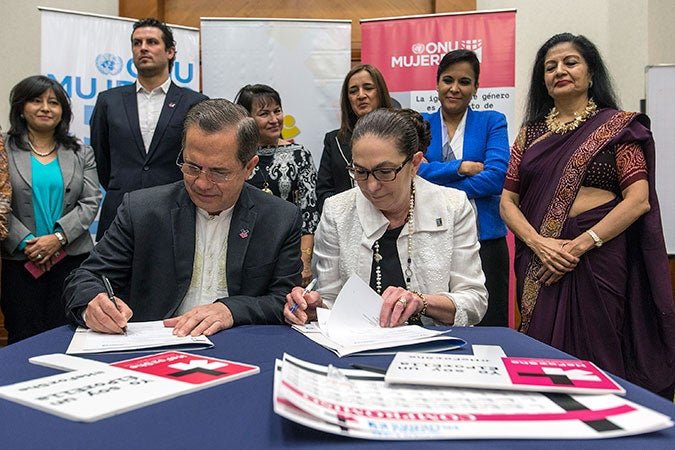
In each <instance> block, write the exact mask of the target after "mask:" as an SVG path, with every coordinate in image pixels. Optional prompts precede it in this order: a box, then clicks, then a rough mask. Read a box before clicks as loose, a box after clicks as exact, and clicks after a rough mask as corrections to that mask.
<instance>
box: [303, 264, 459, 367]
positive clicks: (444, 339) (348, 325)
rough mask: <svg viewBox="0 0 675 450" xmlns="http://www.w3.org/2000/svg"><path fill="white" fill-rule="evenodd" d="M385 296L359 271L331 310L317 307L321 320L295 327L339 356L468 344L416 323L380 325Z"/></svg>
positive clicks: (449, 347) (347, 283) (426, 350)
mask: <svg viewBox="0 0 675 450" xmlns="http://www.w3.org/2000/svg"><path fill="white" fill-rule="evenodd" d="M383 303H384V300H382V297H381V296H379V295H378V294H377V293H376V292H375V291H373V290H372V289H371V288H370V286H368V285H367V284H366V283H365V282H364V281H363V280H361V278H359V277H358V276H357V275H352V276H351V277H350V278H349V280H347V282H346V283H345V285H344V286H343V287H342V289H341V290H340V293H339V294H338V296H337V298H336V299H335V304H334V305H333V309H332V310H327V309H323V308H319V309H317V314H318V321H317V322H314V323H311V324H309V325H306V326H298V325H294V326H293V328H294V329H295V330H297V331H299V332H301V333H302V334H304V335H305V336H307V337H308V338H309V339H311V340H313V341H314V342H316V343H317V344H319V345H322V346H324V347H326V348H327V349H329V350H331V351H333V352H334V353H335V354H337V355H338V356H340V357H342V356H347V355H355V354H361V355H364V354H373V353H378V354H383V353H388V354H393V353H396V352H399V351H416V352H440V351H445V350H452V349H454V348H459V347H462V346H464V345H466V342H465V341H464V340H462V339H459V338H455V337H452V336H448V335H447V334H446V333H448V331H438V330H428V329H426V328H423V327H420V326H417V325H408V326H402V327H396V328H381V327H380V325H379V323H380V310H381V309H382V304H383Z"/></svg>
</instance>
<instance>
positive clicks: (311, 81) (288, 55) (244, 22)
mask: <svg viewBox="0 0 675 450" xmlns="http://www.w3.org/2000/svg"><path fill="white" fill-rule="evenodd" d="M201 30H202V57H203V79H204V94H206V95H208V96H209V97H212V98H213V97H222V98H227V99H229V100H233V99H234V96H235V95H236V94H237V92H238V91H239V89H241V87H243V86H245V85H247V84H255V83H262V84H267V85H269V86H272V87H273V88H274V89H276V90H277V91H278V92H279V94H280V96H281V102H282V106H283V110H284V129H283V131H282V136H283V137H284V139H288V140H293V141H295V142H297V143H299V144H302V145H304V146H305V148H307V149H308V150H310V151H311V152H312V155H313V156H314V161H315V163H316V165H317V167H318V165H319V161H320V159H321V152H322V151H323V137H324V135H325V134H326V133H327V132H328V131H331V130H334V129H336V128H339V126H340V88H341V87H342V80H343V79H344V76H345V75H346V74H347V72H348V71H349V69H350V67H351V21H348V20H340V21H328V20H319V21H314V20H307V19H297V20H296V19H241V18H236V19H235V18H202V19H201Z"/></svg>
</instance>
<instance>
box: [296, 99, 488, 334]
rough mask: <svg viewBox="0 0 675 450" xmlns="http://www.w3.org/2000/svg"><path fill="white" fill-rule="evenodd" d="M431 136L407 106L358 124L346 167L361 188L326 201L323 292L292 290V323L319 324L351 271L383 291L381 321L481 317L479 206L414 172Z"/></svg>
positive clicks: (320, 235) (318, 260) (319, 265)
mask: <svg viewBox="0 0 675 450" xmlns="http://www.w3.org/2000/svg"><path fill="white" fill-rule="evenodd" d="M429 140H430V133H429V129H428V123H426V122H425V121H424V120H423V119H422V117H421V116H420V115H419V113H417V112H415V111H412V110H409V109H404V110H387V109H381V110H377V111H374V112H372V113H369V114H367V115H366V116H364V117H363V118H362V119H361V120H360V121H359V122H358V123H357V125H356V128H355V129H354V134H353V137H352V156H353V163H352V165H351V167H350V169H349V171H350V174H351V176H352V177H353V178H354V180H355V181H356V184H357V187H356V188H354V189H351V190H349V191H346V192H343V193H342V194H338V195H336V196H334V197H331V198H330V199H328V200H327V201H326V204H325V206H324V210H323V214H322V216H321V221H320V222H319V227H318V229H317V231H316V235H315V244H314V259H313V264H314V265H315V269H314V273H315V274H317V276H318V288H317V291H315V292H314V291H313V292H310V293H307V294H305V295H304V297H303V290H302V289H301V288H294V289H293V291H292V292H291V293H289V294H288V296H287V298H286V305H285V309H284V316H285V319H286V321H287V322H288V323H290V324H302V323H306V322H307V321H308V320H314V319H315V317H316V308H317V307H331V306H332V304H333V301H334V300H335V297H336V296H337V294H338V293H339V291H340V289H341V288H342V286H343V285H344V283H345V282H346V281H347V279H348V278H349V277H350V276H351V275H353V274H356V275H358V276H360V277H361V278H362V279H363V280H365V281H368V282H369V284H370V286H371V287H372V288H373V289H374V290H375V291H376V292H378V293H379V294H381V295H382V298H383V299H384V305H383V307H382V311H381V313H380V326H398V325H402V324H404V323H417V324H422V325H460V326H461V325H474V324H476V323H478V322H479V321H480V320H481V318H482V317H483V315H484V314H485V310H486V308H487V291H486V289H485V277H484V275H483V271H482V269H481V262H480V257H479V254H478V250H479V248H480V245H479V244H478V233H477V229H476V218H475V215H474V211H473V208H472V207H471V204H470V203H469V201H468V200H467V197H466V194H464V193H463V192H461V191H458V190H456V189H452V188H445V187H441V186H437V185H434V184H431V183H429V182H427V181H425V180H423V179H422V178H420V177H418V176H416V174H417V170H418V168H419V166H420V163H421V162H422V159H423V157H424V150H426V147H427V145H428V144H429ZM295 305H297V306H295Z"/></svg>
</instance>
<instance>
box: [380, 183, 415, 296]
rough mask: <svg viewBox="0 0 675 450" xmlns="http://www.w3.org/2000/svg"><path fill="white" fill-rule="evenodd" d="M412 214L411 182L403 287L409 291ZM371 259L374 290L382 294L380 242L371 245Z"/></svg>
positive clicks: (413, 202) (413, 203)
mask: <svg viewBox="0 0 675 450" xmlns="http://www.w3.org/2000/svg"><path fill="white" fill-rule="evenodd" d="M414 214H415V182H414V181H412V183H411V189H410V206H409V208H408V260H407V264H406V269H405V273H404V275H405V287H406V289H407V290H410V280H411V278H412V236H413V231H414V228H415V227H414V225H413V222H414V220H413V219H414ZM373 259H374V260H375V264H376V265H375V290H376V291H377V293H378V294H382V269H381V268H380V261H382V255H380V242H379V241H375V243H374V244H373Z"/></svg>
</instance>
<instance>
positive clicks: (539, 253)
mask: <svg viewBox="0 0 675 450" xmlns="http://www.w3.org/2000/svg"><path fill="white" fill-rule="evenodd" d="M615 98H616V96H615V94H614V91H613V90H612V87H611V83H610V80H609V76H608V74H607V71H606V69H605V65H604V64H603V62H602V59H601V57H600V54H599V52H598V50H597V48H596V47H595V46H594V45H593V44H592V43H591V42H590V41H589V40H588V39H586V38H585V37H583V36H574V35H572V34H569V33H564V34H559V35H556V36H553V37H552V38H551V39H549V40H548V41H547V42H546V43H545V44H544V45H543V46H542V47H541V48H540V49H539V52H538V53H537V58H536V61H535V64H534V69H533V73H532V79H531V85H530V93H529V100H528V112H527V115H526V120H525V125H524V126H523V128H522V129H521V131H520V133H519V135H518V137H517V138H516V142H515V144H514V145H513V148H512V149H511V160H510V162H509V168H508V170H507V175H506V182H505V184H504V191H503V192H502V201H501V214H502V218H503V219H504V221H505V222H506V224H507V225H508V226H509V228H510V229H511V230H513V232H514V234H515V235H516V237H517V238H518V239H517V242H516V259H515V272H516V278H517V293H518V297H519V300H520V303H521V311H522V325H521V330H522V331H523V332H525V333H527V334H528V335H530V336H532V337H534V338H536V339H538V340H540V341H542V342H545V343H547V344H550V345H552V346H554V347H556V348H559V349H561V350H563V351H565V352H567V353H570V354H572V355H574V356H576V357H578V358H581V359H587V360H591V361H593V362H595V363H597V364H598V365H599V366H600V367H601V368H603V369H605V370H608V371H610V372H612V373H614V374H616V375H619V376H621V377H623V378H626V379H627V380H629V381H631V382H633V383H636V384H638V385H641V386H643V387H645V388H647V389H649V390H651V391H653V392H656V393H659V394H660V395H663V396H665V397H666V398H669V399H670V400H672V398H673V391H674V389H675V306H674V305H673V295H672V288H671V285H670V275H669V267H668V258H667V254H666V250H665V244H664V238H663V230H662V228H661V219H660V213H659V203H658V200H657V197H656V192H655V190H654V186H655V183H654V141H653V139H652V135H651V132H650V131H649V128H648V127H649V119H648V118H647V117H646V116H644V115H642V114H638V113H629V112H625V111H619V110H618V108H617V105H616V100H615Z"/></svg>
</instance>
